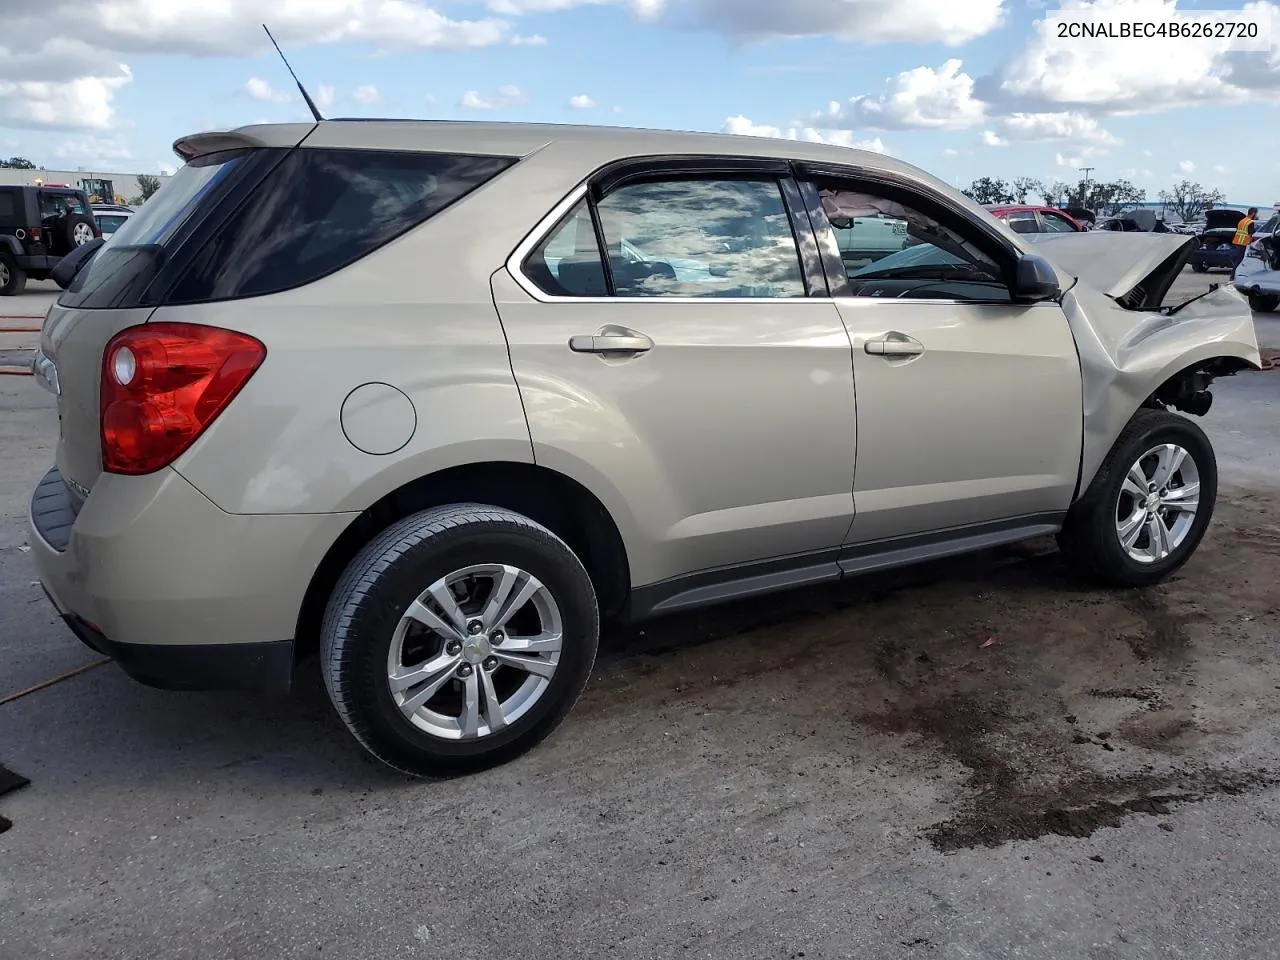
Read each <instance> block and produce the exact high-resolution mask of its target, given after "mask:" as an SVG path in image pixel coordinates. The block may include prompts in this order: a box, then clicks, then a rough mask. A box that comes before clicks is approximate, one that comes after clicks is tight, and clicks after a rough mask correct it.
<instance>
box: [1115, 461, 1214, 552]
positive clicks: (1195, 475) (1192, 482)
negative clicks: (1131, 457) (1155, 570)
mask: <svg viewBox="0 0 1280 960" xmlns="http://www.w3.org/2000/svg"><path fill="white" fill-rule="evenodd" d="M1199 510H1200V471H1199V469H1198V468H1197V467H1196V462H1195V458H1194V457H1192V456H1191V455H1190V453H1188V452H1187V450H1186V448H1185V447H1181V446H1179V445H1177V444H1174V443H1162V444H1160V445H1158V446H1156V447H1152V448H1151V449H1150V450H1148V451H1147V452H1146V453H1144V454H1143V455H1142V456H1140V457H1139V458H1138V459H1137V461H1135V462H1134V463H1133V465H1132V466H1130V467H1129V470H1128V472H1127V473H1126V475H1125V479H1124V483H1123V484H1122V485H1121V488H1120V495H1119V497H1118V498H1117V502H1116V536H1117V537H1118V538H1119V540H1120V546H1121V547H1122V548H1123V549H1124V551H1125V553H1126V554H1128V556H1129V557H1130V559H1132V560H1135V561H1137V562H1138V563H1143V564H1150V563H1158V562H1159V561H1161V560H1165V559H1167V558H1168V557H1169V556H1170V555H1171V554H1172V553H1173V552H1174V551H1175V550H1177V549H1178V548H1179V547H1180V546H1181V545H1182V544H1183V542H1184V541H1185V540H1186V539H1187V535H1188V534H1189V533H1190V532H1191V528H1192V526H1193V525H1194V524H1195V520H1196V515H1197V514H1198V513H1199Z"/></svg>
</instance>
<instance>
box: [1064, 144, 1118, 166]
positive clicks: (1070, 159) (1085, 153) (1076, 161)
mask: <svg viewBox="0 0 1280 960" xmlns="http://www.w3.org/2000/svg"><path fill="white" fill-rule="evenodd" d="M1105 153H1106V151H1105V150H1103V149H1101V148H1100V147H1084V148H1082V149H1081V150H1080V151H1079V152H1078V153H1074V154H1062V153H1057V154H1054V163H1056V164H1057V165H1058V166H1060V167H1069V168H1071V169H1072V170H1079V169H1080V168H1081V167H1087V166H1089V161H1090V160H1093V159H1095V158H1096V157H1099V156H1102V155H1103V154H1105Z"/></svg>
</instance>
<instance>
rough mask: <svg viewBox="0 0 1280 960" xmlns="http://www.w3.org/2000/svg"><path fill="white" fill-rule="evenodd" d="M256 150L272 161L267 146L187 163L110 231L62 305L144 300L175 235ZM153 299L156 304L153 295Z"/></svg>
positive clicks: (88, 306)
mask: <svg viewBox="0 0 1280 960" xmlns="http://www.w3.org/2000/svg"><path fill="white" fill-rule="evenodd" d="M255 156H257V157H258V158H260V159H261V161H262V162H264V163H271V162H273V160H272V154H271V153H270V152H268V151H245V150H239V151H231V152H224V153H214V154H209V155H208V156H204V157H200V158H198V159H196V160H193V161H191V162H190V163H188V164H186V165H184V166H183V167H182V169H180V170H179V171H178V172H177V173H175V174H174V175H173V176H172V177H170V178H169V179H168V180H167V181H166V182H165V183H164V185H163V186H162V187H161V188H160V189H159V190H158V191H156V194H155V195H154V196H153V197H152V198H151V199H150V200H148V201H147V202H146V204H145V205H143V206H142V208H141V209H140V210H139V211H138V213H137V214H135V215H134V216H132V217H129V218H128V220H126V221H125V222H124V223H123V224H121V226H120V229H118V230H117V231H116V232H115V233H114V234H113V235H112V236H111V243H110V246H109V247H101V248H99V250H98V252H97V253H96V254H94V255H93V257H92V258H91V259H90V260H89V262H88V263H87V264H85V265H84V267H83V268H81V270H80V272H79V273H78V274H76V276H75V279H74V280H72V281H71V285H70V286H69V287H68V288H67V289H66V290H64V291H63V292H62V294H61V295H60V296H59V297H58V303H60V304H61V305H62V306H64V307H78V308H81V309H103V308H111V307H134V306H139V305H142V304H143V303H144V302H147V301H145V300H144V298H145V297H146V296H147V295H148V291H149V288H150V285H151V282H152V280H154V279H155V277H156V275H157V273H158V272H159V270H160V268H161V267H162V266H163V265H164V263H165V261H166V259H167V257H168V255H169V253H170V252H171V248H172V247H173V246H174V245H175V244H176V243H177V240H176V238H177V237H178V236H179V234H180V232H181V231H182V230H183V228H184V227H186V225H187V224H188V223H189V222H190V221H192V220H194V219H195V217H194V216H193V215H194V214H195V213H196V211H197V210H201V209H203V208H204V207H208V206H212V205H216V202H217V201H216V199H215V198H216V197H218V196H219V190H221V189H224V188H225V187H226V185H227V184H229V183H231V182H232V181H233V180H234V179H235V177H236V176H237V175H238V173H239V172H240V171H242V170H245V169H246V168H248V167H249V166H250V165H251V161H252V159H253V158H254V157H255ZM149 305H151V306H154V305H155V303H154V301H150V302H149Z"/></svg>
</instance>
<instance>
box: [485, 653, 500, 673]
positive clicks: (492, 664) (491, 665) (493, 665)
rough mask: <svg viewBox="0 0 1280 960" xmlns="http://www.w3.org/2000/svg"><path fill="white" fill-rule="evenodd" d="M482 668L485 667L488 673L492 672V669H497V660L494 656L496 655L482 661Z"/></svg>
mask: <svg viewBox="0 0 1280 960" xmlns="http://www.w3.org/2000/svg"><path fill="white" fill-rule="evenodd" d="M484 668H485V669H486V670H488V671H489V672H490V673H492V672H493V671H494V670H497V669H498V660H497V658H496V657H490V658H489V659H488V660H486V661H485V662H484Z"/></svg>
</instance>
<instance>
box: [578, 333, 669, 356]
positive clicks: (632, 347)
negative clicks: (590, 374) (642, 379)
mask: <svg viewBox="0 0 1280 960" xmlns="http://www.w3.org/2000/svg"><path fill="white" fill-rule="evenodd" d="M569 349H570V350H572V351H573V352H574V353H644V352H645V351H646V350H652V349H653V341H652V340H650V339H649V338H648V337H646V336H645V335H644V334H643V333H640V334H620V333H598V334H594V335H590V336H588V335H585V334H582V335H579V336H576V337H570V338H569Z"/></svg>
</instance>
